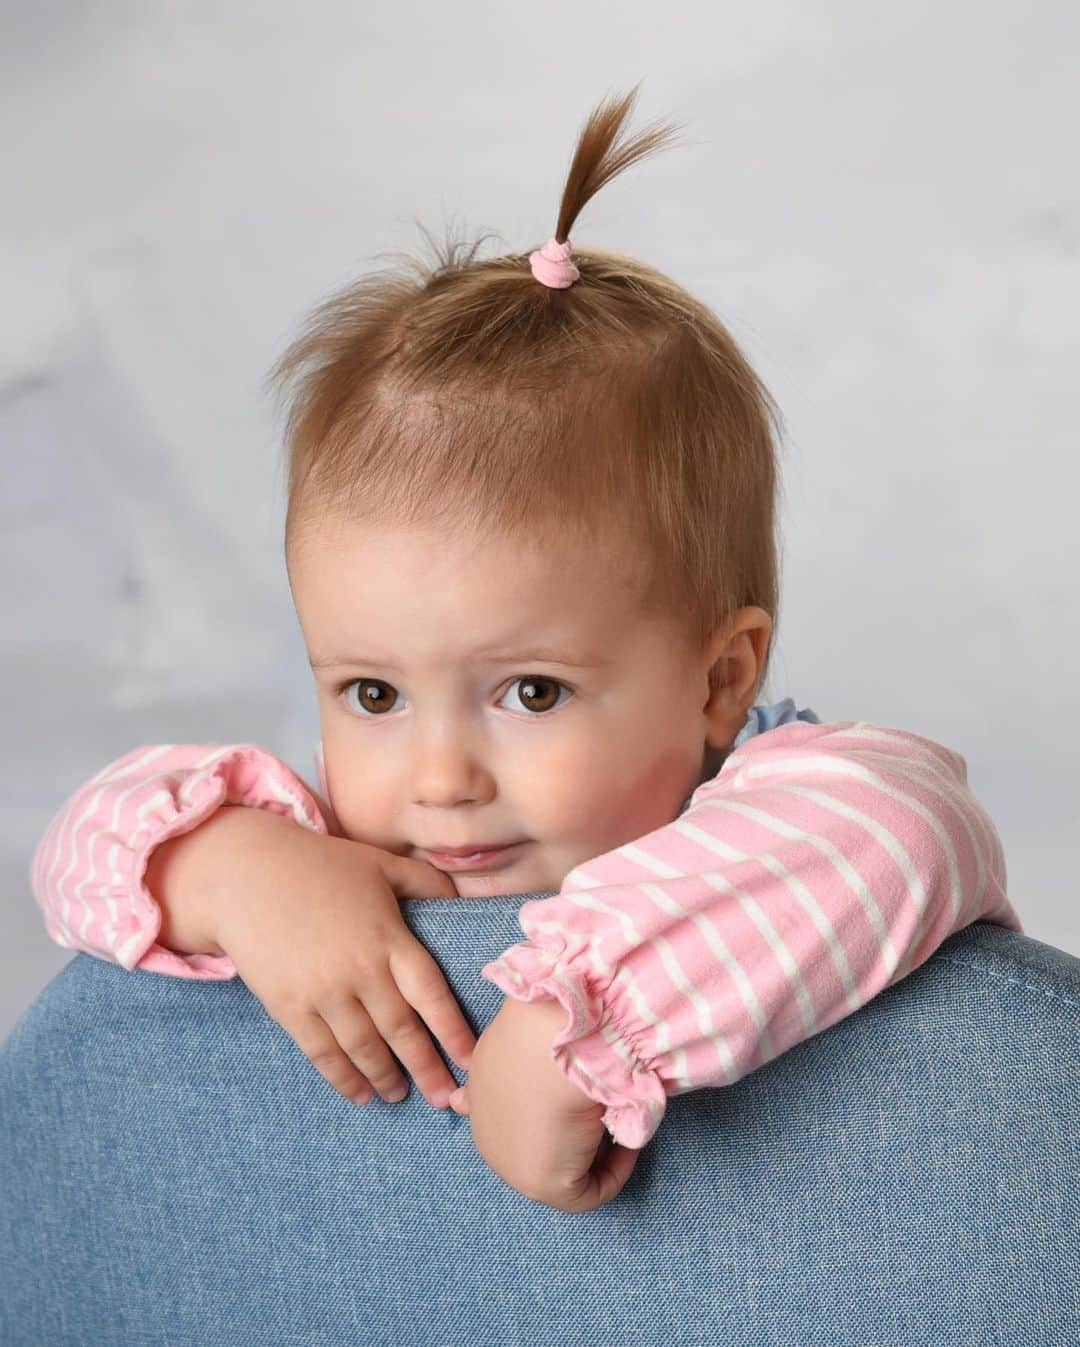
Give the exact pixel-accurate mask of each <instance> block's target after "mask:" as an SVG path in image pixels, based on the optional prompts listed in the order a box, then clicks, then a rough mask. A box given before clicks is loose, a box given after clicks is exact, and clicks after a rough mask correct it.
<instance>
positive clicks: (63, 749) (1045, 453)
mask: <svg viewBox="0 0 1080 1347" xmlns="http://www.w3.org/2000/svg"><path fill="white" fill-rule="evenodd" d="M0 23H2V25H3V31H2V33H0V63H2V66H0V68H2V74H3V78H2V80H0V116H2V122H3V125H4V127H5V135H4V136H3V138H2V140H0V183H2V184H3V187H2V189H0V196H2V200H3V206H2V210H0V221H2V228H3V248H2V252H0V268H2V271H0V292H2V294H3V297H4V299H3V303H2V304H0V454H2V459H0V465H2V468H0V470H2V478H0V481H2V493H0V499H2V513H3V530H2V540H0V548H2V551H0V561H2V579H0V585H2V602H3V608H4V612H5V615H6V620H5V621H4V622H3V625H2V628H0V632H2V637H0V639H2V640H3V652H2V654H3V671H4V673H3V693H4V695H3V698H2V701H0V705H2V708H3V709H2V714H3V748H4V754H5V758H6V761H7V764H8V771H7V772H6V773H5V775H4V780H3V784H2V785H0V790H2V791H3V809H2V818H3V825H2V836H0V845H2V855H0V867H2V878H3V881H4V894H5V903H4V907H3V913H2V918H0V920H2V923H3V929H2V953H0V960H2V963H0V974H2V979H3V990H2V993H0V1033H3V1032H6V1030H7V1029H8V1028H9V1027H10V1025H11V1024H12V1023H13V1022H14V1019H15V1018H16V1016H17V1015H18V1014H19V1013H20V1011H21V1009H22V1007H23V1006H25V1005H26V1003H27V1002H28V1001H29V1000H30V999H31V997H32V996H33V995H34V994H35V993H36V991H37V990H38V988H40V987H41V986H42V985H43V984H44V982H45V981H47V980H48V979H49V978H50V977H51V976H52V975H53V974H54V973H55V972H56V971H57V970H58V969H59V968H60V967H61V965H62V964H63V963H64V962H65V961H66V960H67V959H68V958H69V957H71V955H70V952H68V951H65V950H63V949H61V948H60V947H58V946H54V945H53V944H52V943H51V942H50V941H49V940H48V939H47V937H46V936H45V934H44V931H43V927H42V924H41V921H40V919H39V913H38V910H37V908H36V906H35V904H34V902H33V899H32V896H31V893H30V889H29V885H28V880H27V866H28V862H29V858H30V855H31V852H32V850H33V847H34V845H35V843H36V841H37V839H38V838H39V837H40V835H41V833H42V832H43V830H44V829H45V827H46V825H47V824H48V822H49V820H50V818H51V817H52V815H53V814H54V813H55V811H56V810H57V809H58V808H59V806H60V805H61V803H62V802H63V800H64V799H65V798H66V796H67V795H69V794H70V792H71V791H72V790H74V788H75V787H76V786H77V785H78V784H79V783H80V782H81V781H82V780H84V779H85V778H86V777H87V776H88V775H90V774H91V773H93V772H94V771H96V770H97V769H99V768H100V767H102V766H103V765H104V764H105V763H106V762H107V761H108V760H110V759H111V758H114V757H116V756H118V755H119V754H120V753H123V752H125V751H126V750H128V749H130V748H133V747H135V746H136V745H138V744H142V743H153V742H175V741H180V742H183V741H220V742H234V741H242V740H248V741H254V742H256V743H261V744H263V745H265V746H266V747H268V748H270V749H272V750H274V751H276V752H278V753H279V754H281V755H282V756H284V757H285V758H286V760H287V761H289V762H290V763H291V764H292V765H293V766H294V767H295V768H296V769H297V770H298V771H299V772H300V773H301V774H302V775H304V776H305V777H307V778H308V779H309V780H311V779H312V777H311V770H312V766H311V747H312V745H313V743H314V742H315V740H316V739H317V737H318V723H317V718H316V713H315V699H314V692H313V689H312V687H311V685H310V675H309V673H308V671H307V668H306V665H305V662H304V652H303V648H302V645H301V642H300V639H299V631H298V628H297V626H296V622H295V618H294V615H293V612H292V608H291V604H290V599H289V594H288V588H287V583H286V577H285V570H284V566H283V561H282V556H281V545H280V533H281V524H282V514H283V497H282V490H281V484H280V482H281V479H280V440H279V433H278V428H277V426H276V424H275V421H274V417H273V411H272V408H271V407H270V405H269V404H268V402H267V400H266V399H265V397H264V396H263V395H262V393H261V390H260V381H261V379H262V377H263V375H264V373H265V371H266V370H267V368H268V367H269V365H270V364H271V362H272V361H273V359H274V358H275V357H276V356H277V355H278V354H279V352H280V351H281V349H282V348H283V346H284V345H285V343H286V342H287V341H288V340H289V338H290V337H291V336H292V335H293V334H294V333H295V331H296V329H297V325H298V323H299V322H300V320H301V318H302V316H303V315H304V313H305V312H306V311H307V310H308V309H309V308H310V307H311V306H312V305H313V304H314V303H315V302H316V301H317V300H319V299H321V298H322V297H324V296H325V295H326V294H328V293H329V292H330V291H331V290H333V289H334V288H336V287H338V286H339V285H341V284H343V283H344V282H346V281H347V280H349V279H351V278H353V277H354V276H356V275H357V274H359V273H360V272H361V271H364V270H366V269H368V268H369V267H371V266H373V265H377V259H376V257H375V254H377V253H378V252H380V251H382V250H394V249H414V248H418V247H422V245H423V240H422V236H421V234H420V232H419V230H418V229H417V228H416V227H415V225H414V223H413V221H414V219H419V220H421V221H422V222H423V223H424V224H426V225H427V226H428V227H429V228H430V229H432V231H433V232H434V233H435V234H436V235H437V236H441V235H442V233H443V230H444V226H445V225H446V223H447V222H452V223H456V224H458V225H461V226H463V227H465V228H468V229H471V230H479V229H494V230H496V231H498V233H499V235H500V237H501V240H502V245H501V246H502V247H503V248H505V249H521V248H525V247H527V246H529V247H535V246H537V245H538V244H539V243H541V242H542V241H543V240H544V239H545V238H546V237H547V236H548V235H549V234H550V233H551V231H552V228H553V227H554V223H555V215H556V209H557V204H558V195H559V192H560V189H561V185H562V179H563V175H564V173H565V169H566V166H567V163H568V158H569V154H570V152H571V150H572V147H573V142H574V138H575V136H576V133H577V131H578V129H579V127H580V125H581V123H582V121H583V119H584V117H585V116H586V114H587V113H588V111H589V109H590V108H591V107H592V106H593V104H594V103H595V102H596V101H598V99H599V98H601V97H602V96H604V95H605V94H607V93H610V92H613V91H621V90H624V89H627V88H629V87H630V86H632V85H633V84H634V83H636V82H637V81H638V80H639V79H640V80H643V81H644V82H643V84H642V89H641V95H640V101H639V109H638V115H637V119H636V122H635V125H636V126H642V125H644V124H645V123H646V122H648V121H651V120H653V119H654V118H664V119H667V118H672V119H674V120H676V121H680V122H682V123H683V124H684V125H685V128H686V131H685V137H686V143H685V144H684V145H683V146H682V147H681V148H677V149H672V150H669V151H667V152H665V153H663V154H661V155H659V156H657V157H656V158H655V159H654V160H653V161H651V162H648V163H646V164H644V165H642V166H640V167H639V168H636V169H632V170H630V171H629V172H628V173H627V174H625V175H623V176H622V177H621V178H619V179H617V180H616V182H615V183H614V184H612V185H610V186H609V187H608V188H607V189H605V190H604V191H603V192H602V193H601V195H600V196H599V197H598V198H597V200H596V201H595V202H594V203H593V204H592V205H590V206H589V207H588V208H587V209H586V211H585V213H584V215H583V217H582V219H581V222H580V224H579V226H578V227H576V228H575V230H574V231H573V238H574V241H575V242H576V243H578V244H580V245H581V246H583V247H584V246H588V245H590V244H594V245H597V246H605V247H611V248H614V249H619V250H623V251H627V252H630V253H634V254H636V255H638V256H640V257H642V258H644V259H646V260H647V261H649V262H651V263H653V264H654V265H656V266H658V267H659V268H661V269H662V270H664V271H666V272H668V273H670V274H671V275H672V276H674V277H675V278H676V279H677V280H678V281H680V282H681V283H683V284H684V285H686V286H688V287H689V288H690V289H691V290H693V291H695V292H696V293H697V294H699V295H700V296H702V298H704V299H705V300H706V302H708V303H709V304H711V305H712V306H713V307H714V308H715V309H716V311H717V312H718V313H719V314H720V315H721V317H722V318H723V319H724V320H725V321H726V322H727V323H728V325H729V326H730V327H731V328H732V330H733V331H734V333H735V335H736V337H737V339H738V340H739V341H740V342H741V343H742V344H743V346H744V347H745V349H746V350H747V352H748V354H749V355H750V357H751V359H752V360H753V361H754V362H755V363H756V365H757V367H758V368H759V370H760V371H761V373H762V374H763V376H764V378H765V379H766V381H767V383H768V384H769V385H770V387H771V388H772V390H773V391H774V393H775V394H776V396H777V397H778V399H779V401H780V403H781V406H782V407H783V409H784V412H785V414H786V418H787V423H788V436H787V440H786V444H785V449H784V465H783V468H784V477H785V494H784V510H783V527H784V534H785V539H786V543H785V554H784V577H783V578H784V603H783V609H782V612H781V617H780V623H779V628H778V632H779V634H778V647H777V651H776V658H775V663H774V666H773V675H772V678H771V680H770V684H769V687H768V689H767V693H768V696H769V700H778V699H779V698H780V697H783V696H788V695H790V696H793V697H794V698H795V699H796V701H797V702H798V703H799V704H800V705H807V704H808V705H811V706H812V707H813V708H814V709H815V710H816V711H817V712H818V714H819V715H820V716H822V718H823V719H826V720H838V719H866V720H871V721H876V722H879V723H881V724H885V725H897V726H903V727H906V728H908V729H912V730H915V731H917V732H919V733H923V734H926V735H929V736H930V737H932V738H935V739H939V740H941V741H943V742H944V743H946V744H948V745H949V746H950V747H952V748H955V749H957V750H959V751H960V752H962V753H963V754H964V756H965V757H966V758H967V761H968V766H969V774H970V780H971V782H972V784H973V786H974V788H975V790H976V792H977V793H978V794H979V795H980V797H981V798H982V799H983V801H984V802H985V803H986V805H987V806H988V807H989V809H990V811H991V813H992V814H993V816H994V818H995V819H996V821H997V823H998V826H999V828H1000V830H1001V833H1002V836H1003V838H1004V842H1005V849H1006V855H1007V858H1008V864H1009V874H1010V892H1011V895H1012V898H1013V901H1014V903H1015V905H1016V907H1017V908H1018V910H1019V911H1020V913H1021V916H1022V919H1023V920H1024V922H1025V924H1026V927H1027V930H1028V932H1029V934H1031V935H1033V936H1035V937H1037V938H1039V939H1042V940H1046V941H1049V942H1051V943H1053V944H1057V945H1060V946H1062V947H1063V948H1065V949H1068V950H1070V951H1071V952H1073V953H1075V954H1080V919H1078V916H1077V912H1078V904H1077V899H1076V891H1075V889H1074V887H1073V885H1074V883H1075V872H1076V869H1077V859H1078V857H1077V821H1078V819H1080V807H1078V805H1080V791H1078V788H1077V785H1076V763H1077V761H1080V719H1078V717H1077V715H1076V706H1077V699H1076V693H1075V692H1074V687H1075V674H1076V669H1077V665H1078V655H1080V641H1078V624H1077V603H1076V591H1077V576H1078V569H1080V568H1078V559H1080V545H1078V531H1077V527H1076V522H1075V515H1076V505H1077V501H1078V499H1080V490H1078V488H1080V466H1078V464H1080V455H1078V452H1077V429H1076V427H1077V415H1076V407H1075V387H1076V367H1077V361H1078V358H1080V303H1078V301H1080V199H1078V197H1080V193H1078V186H1077V171H1076V126H1077V113H1078V110H1080V109H1078V100H1077V95H1076V88H1077V85H1076V57H1077V51H1078V41H1077V39H1078V37H1080V11H1078V10H1077V8H1076V6H1075V5H1072V4H1069V3H1067V0H1011V2H1009V3H1002V2H1001V0H957V2H954V3H941V0H935V2H934V3H930V2H929V0H917V2H916V3H912V2H910V0H909V3H907V4H904V5H900V6H898V5H894V4H889V5H883V4H874V3H870V4H867V3H865V0H818V3H816V4H814V5H808V4H805V3H799V2H798V0H789V2H788V3H769V0H739V2H731V0H729V2H728V3H719V2H718V0H702V2H701V3H686V2H684V3H668V4H666V5H664V6H663V7H662V8H661V9H660V10H657V9H656V8H655V7H654V6H650V5H646V4H642V3H636V2H635V0H621V2H620V3H617V4H616V3H602V4H587V5H584V4H575V5H572V4H566V3H559V2H558V0H547V2H546V3H545V4H543V5H528V6H525V5H518V6H508V5H506V4H505V3H502V0H500V2H499V3H482V4H481V3H465V4H464V5H459V6H456V7H451V8H446V7H444V6H442V5H437V4H435V3H429V4H424V5H419V4H416V3H403V2H402V0H396V3H395V4H394V5H392V6H391V5H374V4H362V3H361V4H357V3H355V0H314V2H313V3H308V4H304V5H300V4H286V3H283V2H282V0H259V3H256V0H190V2H189V3H186V4H184V5H182V6H181V5H175V4H167V3H162V2H161V0H140V2H139V3H138V4H135V3H129V2H128V0H97V3H90V4H87V3H80V4H70V3H64V2H63V0H50V2H49V3H44V4H39V5H34V6H31V5H27V4H16V5H9V6H5V7H4V17H3V19H2V20H0Z"/></svg>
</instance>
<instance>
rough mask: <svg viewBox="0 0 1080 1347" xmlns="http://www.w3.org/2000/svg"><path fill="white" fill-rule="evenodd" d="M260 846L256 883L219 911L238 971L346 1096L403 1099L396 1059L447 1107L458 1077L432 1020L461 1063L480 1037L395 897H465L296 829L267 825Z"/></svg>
mask: <svg viewBox="0 0 1080 1347" xmlns="http://www.w3.org/2000/svg"><path fill="white" fill-rule="evenodd" d="M245 812H246V811H245ZM259 842H260V844H261V845H260V848H259V850H260V855H259V857H258V861H257V865H258V874H259V880H258V882H257V883H250V884H244V885H238V886H237V887H236V888H235V889H233V890H231V891H230V893H229V894H228V895H225V894H222V896H221V901H220V902H219V903H218V904H217V905H216V907H217V915H216V920H215V937H216V940H217V942H218V943H219V944H220V946H221V948H222V950H223V951H224V952H225V953H226V954H227V955H228V956H229V958H230V959H232V961H233V963H234V964H235V965H236V970H237V972H238V973H239V974H240V976H241V977H242V978H243V980H244V982H245V983H246V984H247V986H248V987H249V988H250V989H251V991H252V992H254V994H255V995H256V996H257V997H258V998H259V1000H260V1001H262V1003H263V1005H264V1006H265V1007H266V1009H267V1011H268V1013H269V1014H270V1016H271V1017H272V1018H273V1019H274V1020H276V1021H277V1023H278V1024H280V1025H281V1027H282V1028H283V1029H284V1030H285V1031H286V1033H288V1034H289V1035H290V1036H291V1037H292V1038H293V1039H295V1041H296V1042H297V1043H298V1044H299V1046H300V1048H301V1049H302V1050H303V1052H305V1053H306V1054H307V1056H308V1057H309V1058H310V1059H311V1061H312V1064H313V1065H314V1066H315V1067H316V1069H317V1070H318V1071H319V1072H321V1074H322V1075H323V1076H325V1077H326V1079H327V1080H328V1081H329V1082H330V1084H331V1085H332V1086H333V1087H334V1089H335V1090H337V1091H339V1092H340V1093H341V1094H343V1095H344V1096H345V1097H346V1098H347V1099H351V1100H353V1101H354V1102H355V1103H357V1104H366V1103H367V1102H368V1101H369V1100H370V1099H371V1097H372V1088H371V1087H372V1086H374V1087H375V1089H376V1090H377V1091H378V1092H379V1094H380V1095H381V1096H382V1097H383V1099H386V1100H398V1099H403V1098H404V1097H405V1096H406V1095H407V1094H408V1091H409V1087H408V1082H407V1080H406V1079H405V1077H403V1075H402V1073H401V1070H400V1068H399V1066H398V1063H397V1062H396V1061H395V1060H394V1054H396V1055H397V1057H398V1058H399V1059H400V1061H401V1062H402V1063H403V1064H404V1066H405V1068H406V1070H408V1071H409V1072H411V1073H412V1076H413V1079H414V1080H415V1081H416V1084H417V1086H418V1087H419V1089H420V1092H421V1093H422V1094H423V1096H424V1098H425V1099H426V1100H427V1101H428V1102H429V1103H430V1104H432V1105H433V1106H434V1107H435V1108H445V1106H446V1102H447V1099H448V1097H449V1095H450V1094H451V1092H452V1091H453V1090H454V1089H455V1087H456V1082H455V1080H454V1078H453V1076H451V1074H450V1072H449V1071H448V1070H447V1068H446V1065H445V1064H444V1062H443V1061H442V1059H441V1058H440V1057H439V1054H438V1052H437V1051H436V1049H435V1045H434V1043H433V1042H432V1041H431V1038H430V1037H429V1035H428V1031H427V1028H425V1024H426V1025H427V1026H428V1028H430V1029H431V1031H432V1033H433V1034H434V1035H435V1036H436V1037H437V1038H438V1040H439V1041H440V1042H441V1043H442V1045H443V1047H444V1048H445V1050H446V1052H447V1054H448V1055H449V1056H450V1058H451V1059H452V1060H453V1061H455V1062H456V1063H458V1065H460V1066H462V1067H467V1066H468V1063H469V1060H470V1056H471V1053H472V1049H473V1047H474V1046H475V1044H476V1035H475V1034H474V1033H473V1031H472V1029H471V1028H470V1026H469V1024H468V1021H467V1020H466V1019H465V1016H464V1015H463V1014H462V1011H461V1007H460V1006H459V1005H458V1003H457V1000H456V998H455V996H454V994H453V992H452V991H451V990H450V988H449V986H448V985H447V983H446V980H445V978H444V977H443V974H442V971H441V969H440V968H439V965H438V964H437V963H436V962H435V960H434V959H433V958H432V956H431V954H430V953H429V952H428V951H427V949H425V947H424V946H423V945H422V944H421V943H420V941H419V940H417V939H416V937H415V936H414V935H413V933H412V932H411V931H410V930H409V928H408V926H407V925H406V924H405V921H404V919H403V917H402V915H401V911H400V909H399V907H398V899H397V896H395V895H401V896H402V897H414V898H436V897H447V898H453V897H456V896H457V890H456V889H455V887H454V883H453V881H452V880H451V879H450V877H449V875H447V874H445V873H444V872H443V871H442V870H437V869H436V868H435V867H434V866H432V865H429V864H427V862H425V861H417V860H411V859H408V858H406V857H403V856H395V855H393V854H392V853H391V852H387V851H383V850H381V849H380V848H378V847H373V846H367V845H366V844H364V843H362V842H353V841H351V840H350V839H348V838H340V837H328V836H324V835H322V834H319V833H313V832H308V831H307V830H305V829H302V828H299V827H295V826H292V825H289V826H285V827H280V828H264V829H263V830H261V832H260V836H259ZM416 1012H419V1015H418V1014H417V1013H416ZM391 1049H393V1052H391Z"/></svg>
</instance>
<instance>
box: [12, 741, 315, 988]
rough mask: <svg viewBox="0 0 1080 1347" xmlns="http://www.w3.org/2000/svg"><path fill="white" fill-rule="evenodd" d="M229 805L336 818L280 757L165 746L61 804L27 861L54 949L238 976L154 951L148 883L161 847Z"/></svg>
mask: <svg viewBox="0 0 1080 1347" xmlns="http://www.w3.org/2000/svg"><path fill="white" fill-rule="evenodd" d="M225 805H249V806H252V807H255V808H259V809H264V810H269V811H271V812H273V813H278V814H282V815H285V816H286V817H288V818H291V819H293V820H295V822H297V823H299V824H301V825H302V826H303V827H305V828H307V829H310V830H311V831H312V832H318V833H324V834H325V833H327V832H328V831H329V828H328V825H327V822H326V817H330V818H331V821H333V820H332V816H330V815H329V810H328V809H324V808H323V807H321V802H320V801H319V800H318V797H317V796H316V795H315V794H314V792H313V791H311V790H310V789H309V788H308V787H307V786H306V785H305V784H304V782H303V781H301V779H300V778H299V777H298V776H297V775H296V774H295V773H294V772H292V771H291V770H290V769H289V768H288V767H287V766H286V765H285V764H284V763H283V762H281V761H280V759H278V758H275V757H274V756H273V754H271V753H268V752H266V751H265V750H264V749H261V748H257V747H256V746H255V745H253V744H229V745H226V744H158V745H153V746H149V745H147V746H144V747H142V748H136V749H133V750H132V751H131V752H130V753H126V754H124V755H123V756H122V757H120V758H117V759H116V761H115V762H111V763H109V765H108V766H107V767H104V768H103V769H102V770H101V771H100V772H98V773H97V775H96V776H93V777H91V779H90V780H89V781H87V782H86V783H85V784H84V785H82V786H80V787H79V789H78V790H76V791H75V792H74V794H73V795H72V796H71V797H70V798H69V799H68V800H67V801H66V802H65V803H64V805H63V806H62V807H61V809H60V810H59V812H58V813H57V814H56V816H55V817H54V819H53V820H52V822H51V823H50V824H49V826H48V828H47V829H46V831H45V833H44V835H43V837H42V838H41V841H40V842H39V843H38V846H37V848H36V850H35V852H34V856H33V859H32V861H31V863H30V885H31V888H32V890H33V893H34V897H35V898H36V899H37V902H38V905H39V906H40V907H41V909H42V911H43V913H44V915H45V929H46V930H47V932H48V934H49V935H50V937H51V938H52V939H53V940H55V941H56V942H57V944H60V945H65V946H67V947H68V948H69V949H77V950H82V951H83V952H84V953H86V954H94V955H96V956H97V957H98V958H104V959H110V960H112V961H113V962H115V963H119V964H121V965H122V966H123V967H124V968H127V969H129V970H130V969H133V968H143V969H148V970H150V971H151V972H156V973H169V974H172V975H174V976H176V977H188V978H200V979H222V978H231V977H235V976H236V966H235V964H234V963H233V962H232V960H231V959H230V958H228V956H226V955H223V954H211V953H199V952H191V953H183V952H181V951H179V950H173V949H168V948H166V947H165V946H164V945H162V944H159V943H158V941H157V936H158V934H159V932H160V928H161V923H162V911H161V907H160V905H159V904H158V902H157V901H156V900H155V898H154V896H153V894H152V893H151V891H150V890H149V888H148V887H147V884H146V880H145V876H146V869H147V865H148V864H149V862H150V860H151V858H152V856H153V855H154V853H155V851H156V849H157V848H158V847H160V846H161V844H162V843H163V842H165V841H167V840H168V839H169V838H171V837H176V836H178V835H179V834H181V833H186V832H190V831H191V830H192V829H193V828H196V827H198V826H199V825H200V824H201V823H202V822H203V821H204V820H206V819H208V818H209V817H210V815H212V814H214V813H215V812H216V811H218V810H220V809H221V808H222V807H223V806H225Z"/></svg>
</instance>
